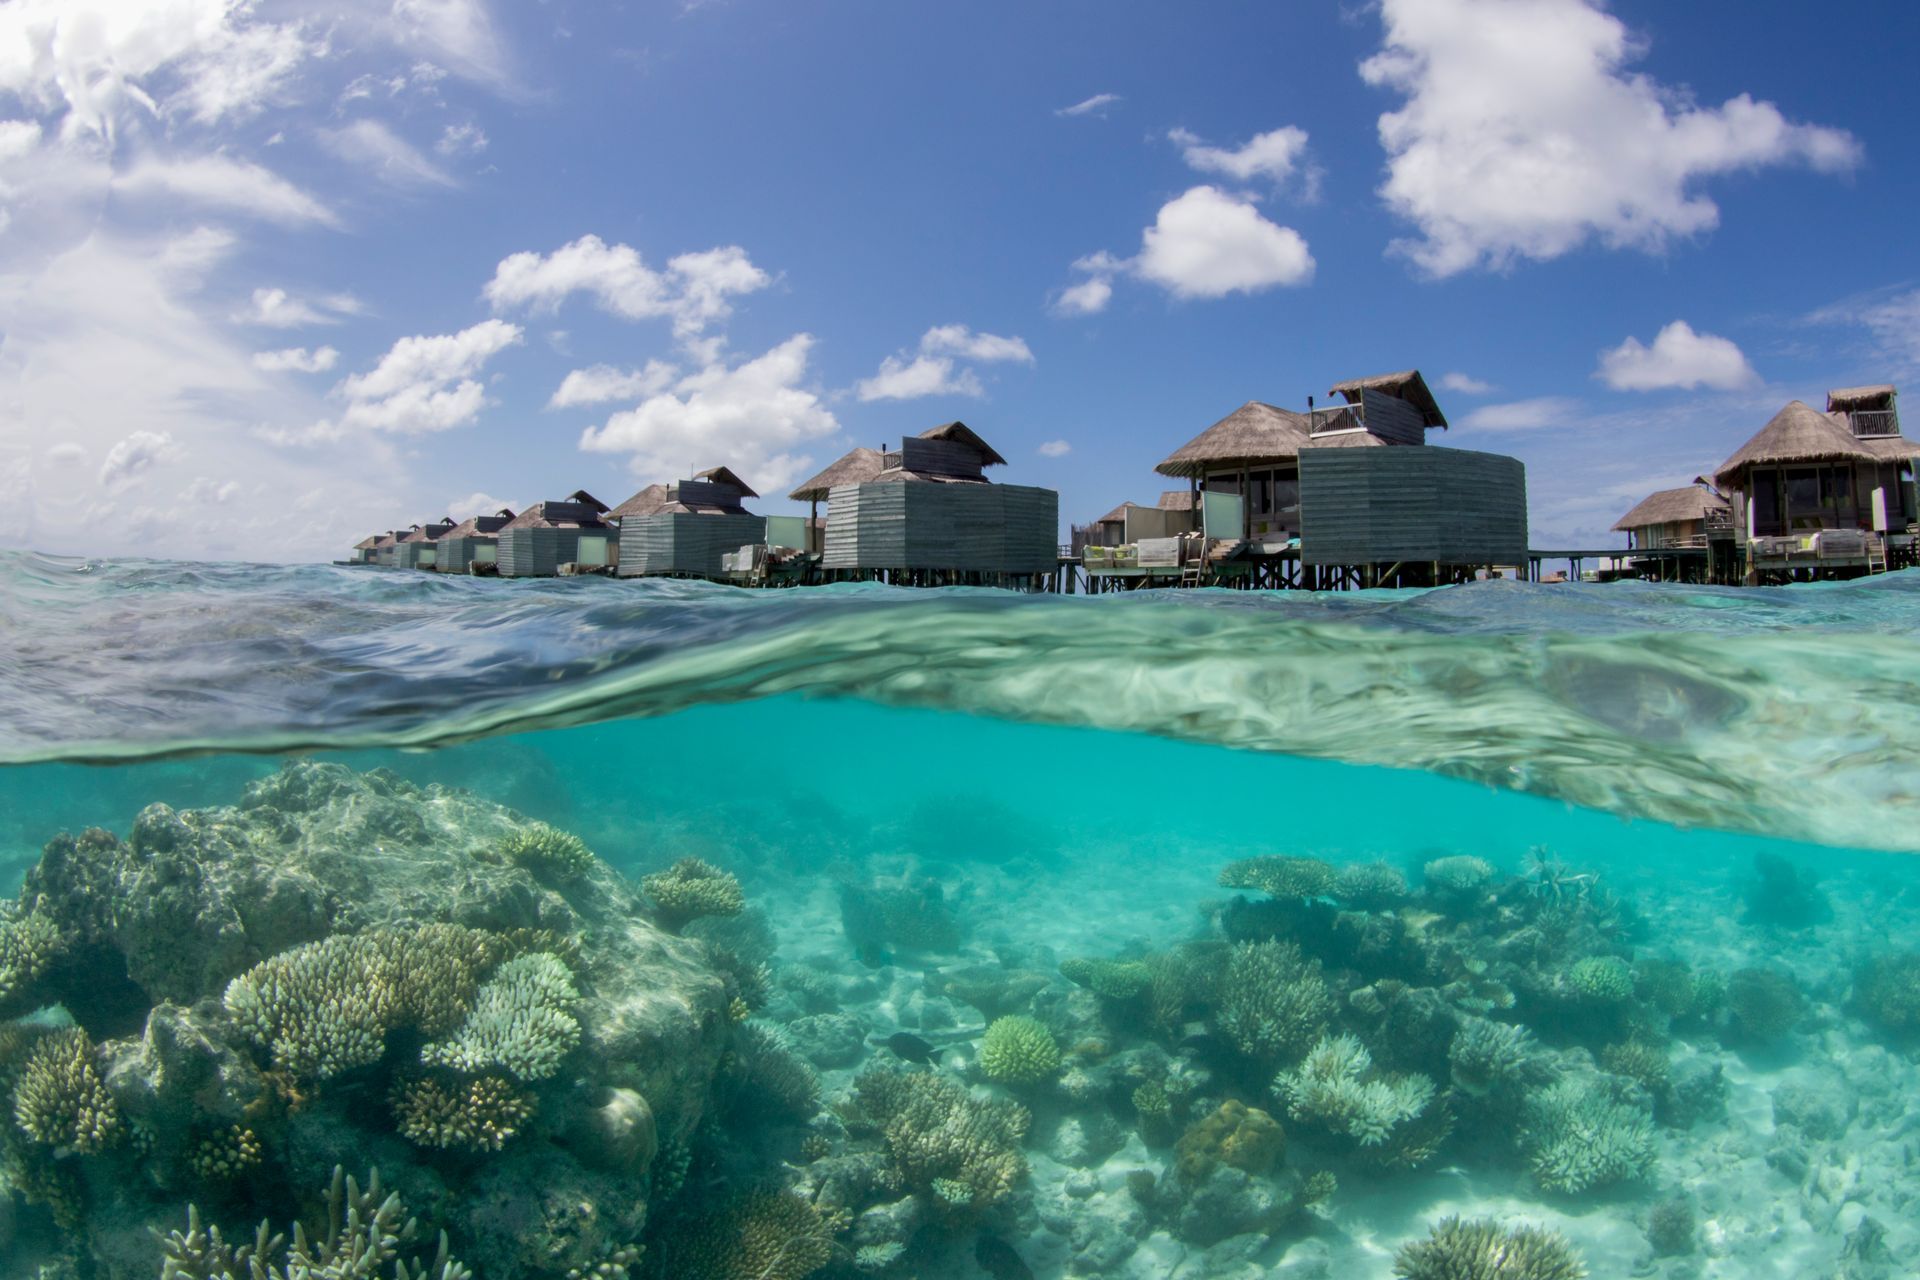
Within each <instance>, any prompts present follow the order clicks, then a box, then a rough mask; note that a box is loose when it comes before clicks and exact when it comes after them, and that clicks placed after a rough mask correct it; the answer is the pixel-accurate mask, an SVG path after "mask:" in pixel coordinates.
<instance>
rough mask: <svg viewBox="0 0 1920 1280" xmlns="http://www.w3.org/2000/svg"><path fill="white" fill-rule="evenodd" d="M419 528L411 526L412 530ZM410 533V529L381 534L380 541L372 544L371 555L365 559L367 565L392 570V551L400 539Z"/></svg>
mask: <svg viewBox="0 0 1920 1280" xmlns="http://www.w3.org/2000/svg"><path fill="white" fill-rule="evenodd" d="M419 527H420V526H419V525H414V526H413V528H414V529H418V528H419ZM412 531H413V530H412V529H393V530H390V531H389V532H387V533H385V534H382V535H381V537H380V540H379V541H378V542H375V543H374V544H373V553H372V555H370V556H369V557H368V558H367V563H368V564H378V565H385V566H386V567H388V568H392V567H393V549H394V548H395V547H397V546H399V545H400V539H402V538H404V537H406V536H407V535H408V534H409V533H411V532H412Z"/></svg>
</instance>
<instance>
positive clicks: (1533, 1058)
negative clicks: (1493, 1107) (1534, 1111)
mask: <svg viewBox="0 0 1920 1280" xmlns="http://www.w3.org/2000/svg"><path fill="white" fill-rule="evenodd" d="M1447 1062H1448V1065H1449V1067H1450V1068H1451V1076H1452V1080H1453V1084H1454V1087H1455V1088H1458V1089H1463V1090H1465V1091H1466V1092H1468V1093H1470V1094H1473V1095H1475V1096H1477V1097H1485V1096H1487V1095H1488V1094H1490V1093H1492V1092H1494V1091H1495V1090H1496V1089H1509V1090H1510V1089H1516V1088H1519V1087H1520V1086H1523V1085H1526V1084H1530V1083H1534V1082H1535V1081H1536V1080H1537V1078H1538V1076H1539V1075H1540V1074H1541V1071H1542V1069H1543V1068H1542V1066H1541V1060H1540V1049H1539V1046H1538V1045H1537V1044H1536V1043H1535V1041H1534V1038H1533V1033H1532V1032H1531V1031H1529V1030H1527V1029H1526V1028H1525V1027H1523V1026H1520V1025H1518V1024H1517V1023H1511V1022H1492V1021H1489V1020H1487V1019H1486V1018H1469V1019H1466V1020H1464V1021H1463V1022H1462V1023H1461V1024H1460V1029H1459V1030H1458V1031H1456V1032H1454V1035H1453V1043H1452V1044H1451V1045H1449V1046H1448V1048H1447Z"/></svg>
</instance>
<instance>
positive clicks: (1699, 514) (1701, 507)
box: [1613, 484, 1733, 533]
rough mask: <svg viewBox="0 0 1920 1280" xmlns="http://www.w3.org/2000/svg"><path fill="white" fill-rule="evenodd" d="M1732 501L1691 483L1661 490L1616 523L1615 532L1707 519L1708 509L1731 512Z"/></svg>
mask: <svg viewBox="0 0 1920 1280" xmlns="http://www.w3.org/2000/svg"><path fill="white" fill-rule="evenodd" d="M1732 508H1733V504H1732V503H1730V502H1728V501H1727V500H1726V499H1725V498H1723V497H1721V496H1720V495H1719V494H1717V493H1715V492H1714V491H1713V490H1711V489H1709V488H1707V486H1706V485H1704V484H1690V485H1688V486H1687V487H1686V488H1684V489H1662V490H1660V492H1658V493H1656V494H1653V495H1651V496H1649V497H1647V498H1644V499H1642V500H1641V502H1640V505H1638V506H1636V507H1635V508H1634V509H1633V510H1631V511H1629V512H1627V514H1625V515H1623V516H1621V517H1620V518H1619V519H1618V520H1616V521H1615V522H1614V525H1613V528H1614V532H1616V533H1621V532H1625V531H1626V530H1628V529H1644V528H1646V527H1647V526H1648V525H1653V524H1674V523H1676V522H1679V521H1683V520H1704V519H1706V517H1707V512H1708V511H1729V510H1732Z"/></svg>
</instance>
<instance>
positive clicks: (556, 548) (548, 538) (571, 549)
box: [498, 503, 612, 578]
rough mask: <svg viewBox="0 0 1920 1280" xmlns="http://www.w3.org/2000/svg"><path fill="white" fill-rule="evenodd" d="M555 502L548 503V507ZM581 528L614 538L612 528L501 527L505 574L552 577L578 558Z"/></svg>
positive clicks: (501, 546)
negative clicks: (563, 566) (562, 567)
mask: <svg viewBox="0 0 1920 1280" xmlns="http://www.w3.org/2000/svg"><path fill="white" fill-rule="evenodd" d="M553 505H555V504H552V503H549V504H548V506H549V509H551V507H552V506H553ZM582 532H586V533H590V534H594V535H596V536H600V537H608V538H611V535H612V530H610V529H604V528H596V529H587V530H580V529H502V530H501V531H500V551H499V561H498V564H499V568H500V576H501V577H503V578H551V577H553V576H554V575H555V574H556V573H558V572H559V571H560V566H561V565H563V564H566V563H568V562H570V561H572V560H574V559H575V558H576V552H577V551H578V550H579V547H580V535H581V533H582Z"/></svg>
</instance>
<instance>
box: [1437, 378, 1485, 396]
mask: <svg viewBox="0 0 1920 1280" xmlns="http://www.w3.org/2000/svg"><path fill="white" fill-rule="evenodd" d="M1440 389H1441V390H1442V391H1458V392H1459V393H1460V394H1461V395H1463V396H1484V395H1486V394H1487V393H1488V392H1489V391H1492V390H1493V384H1492V383H1491V382H1483V381H1481V380H1480V379H1479V378H1476V377H1474V376H1472V375H1471V374H1465V373H1446V374H1442V375H1441V376H1440Z"/></svg>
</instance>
